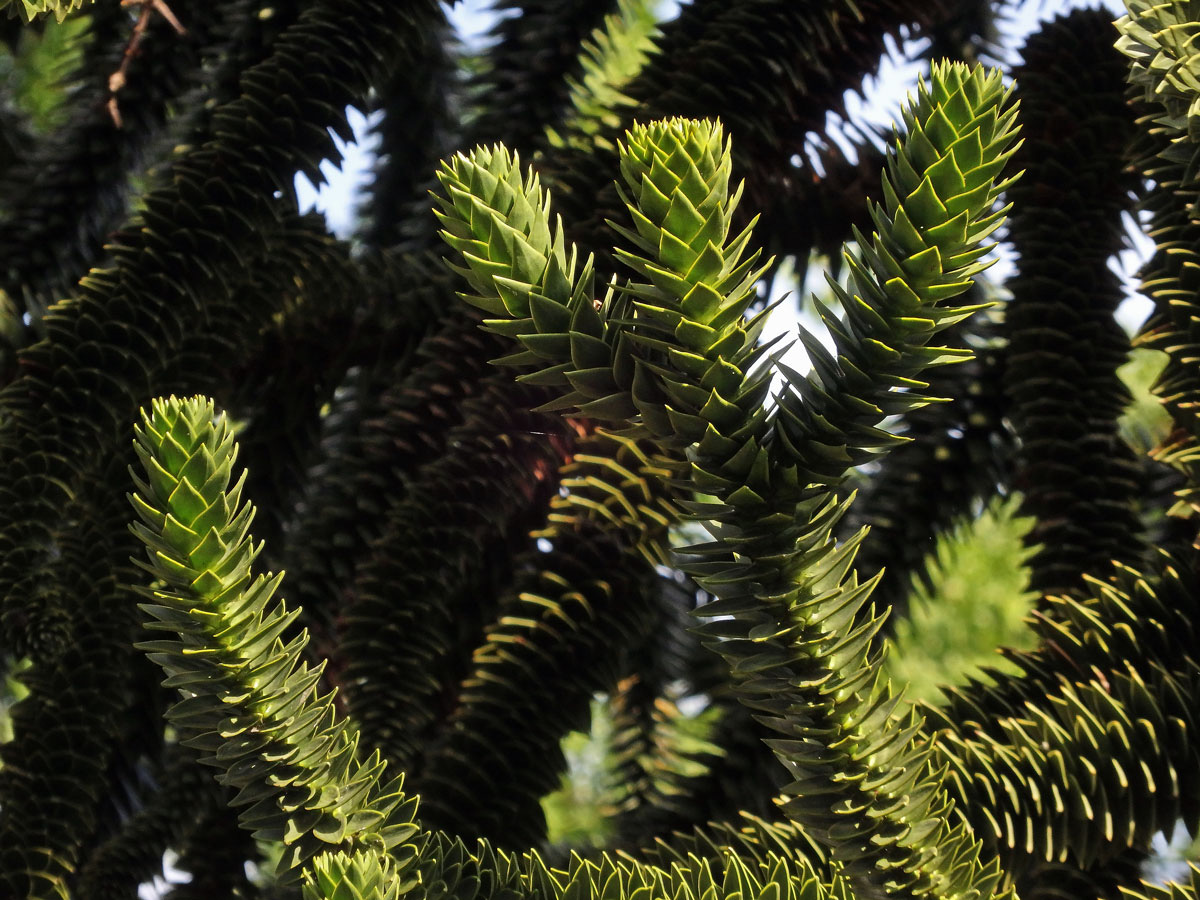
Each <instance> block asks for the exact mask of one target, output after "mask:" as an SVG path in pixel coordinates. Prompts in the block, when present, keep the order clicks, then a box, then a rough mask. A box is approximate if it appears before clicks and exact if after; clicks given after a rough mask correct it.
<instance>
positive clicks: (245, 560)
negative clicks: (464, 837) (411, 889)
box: [130, 397, 417, 883]
mask: <svg viewBox="0 0 1200 900" xmlns="http://www.w3.org/2000/svg"><path fill="white" fill-rule="evenodd" d="M136 435H137V443H136V445H135V446H136V449H137V453H138V456H139V458H140V459H141V461H142V466H143V469H144V476H142V477H139V476H136V475H135V477H134V484H135V485H136V487H137V493H135V494H133V495H131V496H130V501H131V503H132V504H133V507H134V509H135V510H136V511H137V514H138V518H139V519H140V521H139V522H135V523H134V525H133V526H132V527H133V530H134V532H135V533H136V534H137V536H138V537H139V538H141V540H142V542H143V543H144V544H145V545H146V559H145V560H144V561H139V565H141V566H142V567H143V568H144V569H145V570H146V571H147V572H149V573H150V575H151V577H152V578H154V579H155V581H156V584H157V586H156V587H154V588H147V589H142V594H143V596H144V597H145V598H146V601H147V602H145V603H143V604H142V609H143V611H144V612H145V614H146V616H147V617H148V627H150V628H152V629H154V630H155V631H166V632H170V633H171V636H170V637H164V638H161V639H156V640H150V641H144V642H142V643H141V644H140V645H139V646H140V647H141V649H142V650H144V651H146V653H147V654H148V655H149V656H150V658H151V659H152V660H153V661H154V662H156V663H158V664H159V665H160V666H161V667H162V668H163V671H164V672H165V673H166V675H167V680H166V682H165V683H166V685H167V686H168V687H172V688H176V689H177V690H178V691H179V692H180V694H181V699H180V701H179V702H178V703H176V704H175V705H174V706H173V707H172V708H171V710H170V712H169V713H168V717H169V719H170V721H171V722H172V723H173V724H175V726H176V727H177V728H178V729H179V730H180V732H181V734H182V735H183V736H184V737H183V742H184V743H185V744H186V745H187V746H190V747H193V748H195V749H196V750H199V751H201V752H202V753H203V754H204V756H203V758H202V761H203V762H205V763H207V764H209V765H212V766H214V767H216V768H217V769H218V770H219V774H218V776H217V777H218V779H219V780H220V781H221V782H222V783H224V784H226V785H229V786H231V787H233V788H236V789H237V790H238V791H239V793H238V794H237V796H236V797H235V798H234V800H233V803H234V804H235V805H238V806H242V807H245V808H244V809H243V811H242V813H241V821H242V824H243V825H244V826H245V827H247V828H249V829H252V830H253V831H254V832H255V834H256V836H258V837H259V838H262V839H268V840H276V841H282V842H283V843H284V845H285V846H287V847H288V852H287V853H286V854H285V855H284V856H283V858H282V860H281V863H280V865H281V868H282V869H283V870H284V871H285V872H292V873H293V875H295V876H298V874H299V872H298V870H299V867H301V866H303V865H304V864H305V863H307V862H308V861H309V860H310V859H311V858H312V857H313V856H315V855H317V854H319V853H323V852H331V851H332V850H334V849H336V848H341V847H343V846H346V847H349V848H362V849H364V850H373V851H375V853H376V856H374V857H361V858H357V859H356V861H355V863H354V865H353V866H349V867H348V868H346V867H343V868H341V869H339V868H338V867H337V866H336V865H335V864H333V863H330V864H329V865H328V866H326V867H325V868H323V869H320V870H319V873H318V876H317V877H318V879H319V880H321V881H322V883H324V881H326V880H328V878H331V877H333V876H332V875H331V874H330V873H331V872H336V871H350V872H354V873H359V872H361V871H362V866H363V865H365V863H364V862H362V860H369V859H375V860H378V853H379V852H387V851H392V853H393V855H401V851H403V850H407V851H408V854H409V856H410V857H411V856H414V855H415V853H416V848H415V847H413V846H411V845H406V842H408V841H409V840H410V839H411V838H412V837H413V835H414V834H416V832H417V827H416V825H415V824H414V823H413V815H414V813H415V805H416V804H415V801H414V800H409V799H406V798H405V797H404V794H403V793H402V792H401V781H402V779H401V777H396V778H393V779H391V780H386V781H385V780H384V777H383V776H384V770H385V767H386V763H385V762H384V761H383V760H382V759H381V757H380V755H379V753H378V752H375V753H373V754H371V755H370V756H368V757H366V758H365V759H364V758H361V757H360V754H359V750H358V742H359V739H358V731H357V729H356V728H354V727H353V726H351V725H350V723H349V722H348V721H347V720H346V719H344V718H341V717H339V716H338V715H337V714H336V713H335V711H334V708H333V698H332V696H331V695H328V694H326V695H324V696H318V694H317V680H318V678H319V677H320V674H321V668H322V667H317V668H310V667H309V666H308V665H307V664H305V663H302V662H300V655H301V653H302V651H303V650H304V647H305V644H306V643H307V641H308V637H307V634H306V633H301V635H300V636H298V637H296V638H294V639H292V640H291V641H289V642H288V643H287V644H286V645H285V644H284V642H283V641H282V639H281V637H280V636H281V635H282V634H283V632H284V631H285V630H286V629H287V627H288V625H289V623H290V622H291V621H292V620H293V619H294V618H295V616H296V612H295V610H290V611H289V610H288V609H287V607H286V606H285V605H284V604H283V603H282V602H272V598H273V596H274V593H275V591H276V590H277V588H278V587H279V583H280V579H281V576H267V575H258V576H256V577H255V576H252V574H251V567H252V565H253V563H254V559H255V557H256V556H257V555H258V552H259V550H260V549H261V545H260V546H259V547H255V545H254V542H253V538H252V537H251V535H250V523H251V520H252V519H253V517H254V507H253V506H252V505H251V504H249V503H244V502H242V499H241V492H242V483H243V481H244V480H245V475H244V474H243V476H242V477H241V478H240V479H239V480H238V481H237V482H235V483H234V484H232V485H231V484H230V481H231V473H232V469H233V463H234V459H235V458H236V455H237V446H236V444H235V443H234V440H233V428H232V426H231V425H230V423H229V421H228V419H227V418H225V417H223V416H221V417H218V416H215V414H214V411H213V406H212V402H211V401H207V400H204V399H202V398H195V399H191V400H179V399H177V398H175V397H171V398H168V399H166V400H158V401H155V403H154V404H153V405H152V407H151V410H150V411H149V412H145V413H143V421H142V425H141V426H140V427H138V428H137V429H136ZM322 873H323V874H322ZM340 877H342V876H339V878H340ZM346 877H349V876H346ZM356 877H357V876H356ZM394 877H396V876H394ZM394 877H392V878H389V879H388V880H389V881H392V880H394Z"/></svg>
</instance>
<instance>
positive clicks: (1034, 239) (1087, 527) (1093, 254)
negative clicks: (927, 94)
mask: <svg viewBox="0 0 1200 900" xmlns="http://www.w3.org/2000/svg"><path fill="white" fill-rule="evenodd" d="M1111 44H1112V23H1111V22H1110V21H1109V18H1108V16H1107V15H1106V14H1105V13H1103V12H1100V11H1098V10H1097V11H1088V12H1085V11H1080V12H1076V13H1074V14H1072V15H1071V16H1068V17H1065V18H1061V19H1058V20H1056V21H1055V22H1054V23H1052V24H1050V25H1048V26H1047V27H1046V28H1044V29H1043V30H1042V31H1041V32H1040V33H1038V34H1036V35H1035V36H1034V37H1033V38H1031V39H1030V41H1029V42H1028V43H1027V44H1026V45H1025V47H1024V48H1023V50H1022V59H1023V62H1022V64H1021V65H1020V66H1019V67H1018V68H1017V69H1016V71H1015V72H1014V75H1015V76H1016V78H1017V84H1018V88H1017V90H1018V97H1020V98H1021V99H1022V118H1021V121H1022V123H1023V129H1024V131H1023V133H1024V138H1025V144H1024V146H1023V147H1022V148H1021V151H1020V152H1019V153H1018V155H1017V157H1016V160H1015V165H1018V166H1020V167H1021V168H1023V169H1024V170H1025V175H1024V177H1022V179H1021V181H1020V183H1019V184H1017V185H1015V186H1014V187H1013V189H1012V191H1011V192H1010V194H1009V196H1010V197H1011V199H1012V202H1013V205H1014V209H1015V211H1014V214H1013V219H1012V225H1011V226H1010V229H1009V238H1010V239H1011V240H1012V242H1013V247H1014V249H1015V250H1016V253H1017V270H1018V271H1017V274H1016V275H1015V276H1014V277H1013V278H1011V279H1010V280H1009V282H1008V286H1009V289H1010V290H1011V291H1012V293H1013V297H1012V300H1010V301H1009V303H1008V305H1007V307H1006V312H1005V316H1006V319H1007V325H1008V334H1009V340H1008V348H1007V351H1006V353H1005V389H1006V392H1007V394H1008V396H1009V400H1010V402H1009V405H1008V408H1007V414H1008V416H1009V418H1010V419H1011V421H1012V425H1013V429H1014V430H1015V432H1016V437H1017V440H1018V441H1019V442H1020V449H1019V451H1018V454H1017V462H1016V471H1015V473H1014V476H1013V477H1014V484H1015V485H1016V487H1017V488H1018V489H1019V490H1021V491H1022V492H1023V494H1024V502H1023V504H1022V507H1021V512H1022V514H1023V515H1028V516H1033V517H1035V520H1036V521H1035V524H1034V526H1033V529H1032V530H1031V531H1030V532H1029V534H1028V535H1027V541H1028V542H1029V544H1030V545H1031V546H1036V545H1040V549H1039V550H1038V551H1037V552H1036V553H1035V554H1034V555H1033V557H1032V558H1031V559H1030V562H1029V565H1030V586H1031V587H1032V588H1033V589H1034V590H1035V591H1038V592H1039V593H1055V592H1059V591H1066V590H1073V589H1076V588H1078V587H1079V585H1080V579H1081V577H1082V575H1083V574H1084V573H1095V574H1097V575H1102V574H1103V572H1104V567H1105V566H1106V565H1107V564H1108V563H1109V561H1110V560H1113V559H1119V560H1124V561H1133V560H1136V559H1137V558H1138V556H1139V546H1138V544H1139V537H1140V535H1139V534H1138V530H1139V529H1138V520H1137V516H1136V513H1135V510H1134V508H1133V501H1134V497H1135V495H1136V492H1137V490H1138V481H1139V473H1138V469H1137V463H1136V460H1135V459H1134V456H1133V452H1132V450H1130V449H1129V447H1128V446H1126V445H1125V444H1124V443H1123V442H1122V441H1121V439H1120V437H1119V436H1118V434H1117V417H1118V416H1119V415H1120V414H1121V410H1122V409H1124V407H1125V405H1126V404H1127V403H1128V401H1129V396H1128V392H1127V391H1126V390H1125V388H1124V386H1123V385H1122V384H1121V382H1120V380H1119V379H1118V378H1117V374H1116V370H1117V367H1118V366H1120V365H1121V364H1122V363H1123V362H1125V356H1126V353H1127V352H1128V350H1129V341H1128V339H1127V338H1126V336H1125V333H1124V332H1123V331H1122V330H1121V327H1120V326H1119V325H1118V324H1117V323H1116V321H1115V319H1114V318H1113V313H1114V312H1115V311H1116V308H1117V306H1118V305H1119V304H1120V302H1121V300H1122V299H1123V295H1122V291H1121V284H1120V281H1119V279H1118V278H1117V275H1116V273H1115V272H1112V271H1111V270H1109V269H1108V267H1107V265H1106V261H1107V260H1108V259H1109V258H1110V257H1112V256H1113V255H1114V254H1116V252H1117V251H1118V250H1120V249H1121V247H1122V246H1123V244H1124V241H1125V235H1124V224H1123V223H1122V221H1121V213H1122V212H1125V211H1128V210H1129V209H1130V208H1131V207H1132V203H1133V191H1134V189H1135V188H1136V186H1137V179H1136V177H1135V176H1134V173H1133V172H1132V171H1131V170H1129V168H1128V167H1127V161H1128V160H1129V157H1130V145H1131V143H1132V140H1133V136H1134V122H1133V115H1132V113H1131V112H1130V110H1129V108H1128V107H1127V106H1126V104H1125V102H1124V97H1123V96H1122V85H1123V84H1124V82H1125V78H1126V66H1125V65H1124V64H1123V61H1122V60H1121V59H1120V58H1119V57H1116V56H1114V55H1113V54H1112V52H1111V49H1110V48H1111ZM1068 60H1069V63H1068V62H1067V61H1068ZM1026 95H1028V99H1025V98H1026ZM1080 104H1083V105H1084V106H1086V107H1087V108H1088V110H1089V115H1088V117H1087V119H1086V120H1085V121H1084V122H1076V121H1073V118H1074V117H1073V116H1072V115H1071V112H1072V110H1074V109H1076V108H1078V106H1079V105H1080Z"/></svg>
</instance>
